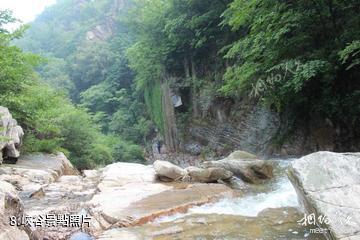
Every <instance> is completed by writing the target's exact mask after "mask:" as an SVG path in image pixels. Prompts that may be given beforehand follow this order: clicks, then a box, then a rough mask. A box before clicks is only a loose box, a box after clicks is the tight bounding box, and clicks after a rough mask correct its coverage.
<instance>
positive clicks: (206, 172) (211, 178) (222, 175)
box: [185, 167, 234, 183]
mask: <svg viewBox="0 0 360 240" xmlns="http://www.w3.org/2000/svg"><path fill="white" fill-rule="evenodd" d="M185 170H186V171H187V175H188V176H189V178H190V179H189V180H190V181H192V182H202V183H211V182H217V181H219V180H229V179H230V178H231V177H232V176H233V175H234V174H233V173H232V172H230V171H228V170H226V169H224V168H206V169H203V168H198V167H187V168H185Z"/></svg>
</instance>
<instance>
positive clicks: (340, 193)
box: [288, 152, 360, 240]
mask: <svg viewBox="0 0 360 240" xmlns="http://www.w3.org/2000/svg"><path fill="white" fill-rule="evenodd" d="M288 176H289V178H290V180H291V182H292V184H293V185H294V187H295V189H296V191H297V194H298V197H299V200H300V202H301V203H302V205H303V206H304V208H305V210H306V213H307V214H313V213H314V214H315V216H316V218H319V217H321V216H324V217H326V218H327V219H328V221H327V222H326V221H322V222H321V221H316V224H317V226H318V227H321V228H325V229H328V230H329V231H326V232H325V233H326V235H327V238H328V239H341V240H345V239H346V240H355V239H360V153H333V152H316V153H313V154H310V155H307V156H305V157H302V158H300V159H298V160H295V161H294V162H293V163H292V164H291V166H290V167H289V171H288Z"/></svg>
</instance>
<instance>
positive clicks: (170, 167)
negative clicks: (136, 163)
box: [153, 160, 186, 181]
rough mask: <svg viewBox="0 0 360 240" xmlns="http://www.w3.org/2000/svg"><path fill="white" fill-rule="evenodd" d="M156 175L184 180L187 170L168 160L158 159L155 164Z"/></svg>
mask: <svg viewBox="0 0 360 240" xmlns="http://www.w3.org/2000/svg"><path fill="white" fill-rule="evenodd" d="M153 166H154V169H155V172H156V175H157V176H159V177H166V178H169V179H172V180H175V181H177V180H182V178H183V177H184V176H185V175H186V171H185V170H184V169H182V168H181V167H178V166H176V165H175V164H172V163H170V162H167V161H160V160H157V161H155V162H154V164H153Z"/></svg>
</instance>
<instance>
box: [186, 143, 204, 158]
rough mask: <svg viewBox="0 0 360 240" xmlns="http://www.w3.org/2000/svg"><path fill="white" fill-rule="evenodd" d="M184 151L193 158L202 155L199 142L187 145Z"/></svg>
mask: <svg viewBox="0 0 360 240" xmlns="http://www.w3.org/2000/svg"><path fill="white" fill-rule="evenodd" d="M184 149H185V151H186V152H188V153H189V154H191V155H193V156H198V155H200V153H201V145H200V144H199V143H197V142H192V143H186V144H185V145H184Z"/></svg>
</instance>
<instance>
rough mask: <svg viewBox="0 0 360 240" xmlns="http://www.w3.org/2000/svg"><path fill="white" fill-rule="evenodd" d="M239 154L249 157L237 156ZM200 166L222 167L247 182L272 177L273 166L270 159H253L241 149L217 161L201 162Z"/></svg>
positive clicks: (261, 180) (256, 181)
mask: <svg viewBox="0 0 360 240" xmlns="http://www.w3.org/2000/svg"><path fill="white" fill-rule="evenodd" d="M239 156H241V157H243V156H247V157H250V158H247V159H245V158H244V159H243V158H238V157H239ZM201 167H204V168H214V167H215V168H224V169H226V170H228V171H230V172H232V173H233V174H234V175H235V176H237V177H240V178H241V179H242V180H244V181H245V182H248V183H261V182H263V180H266V179H270V178H272V177H273V166H272V163H271V162H270V161H265V160H258V159H254V158H253V157H252V156H251V155H249V154H248V153H245V152H241V151H238V152H234V153H233V154H230V155H229V157H228V158H224V159H221V160H218V161H206V162H203V163H202V164H201Z"/></svg>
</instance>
